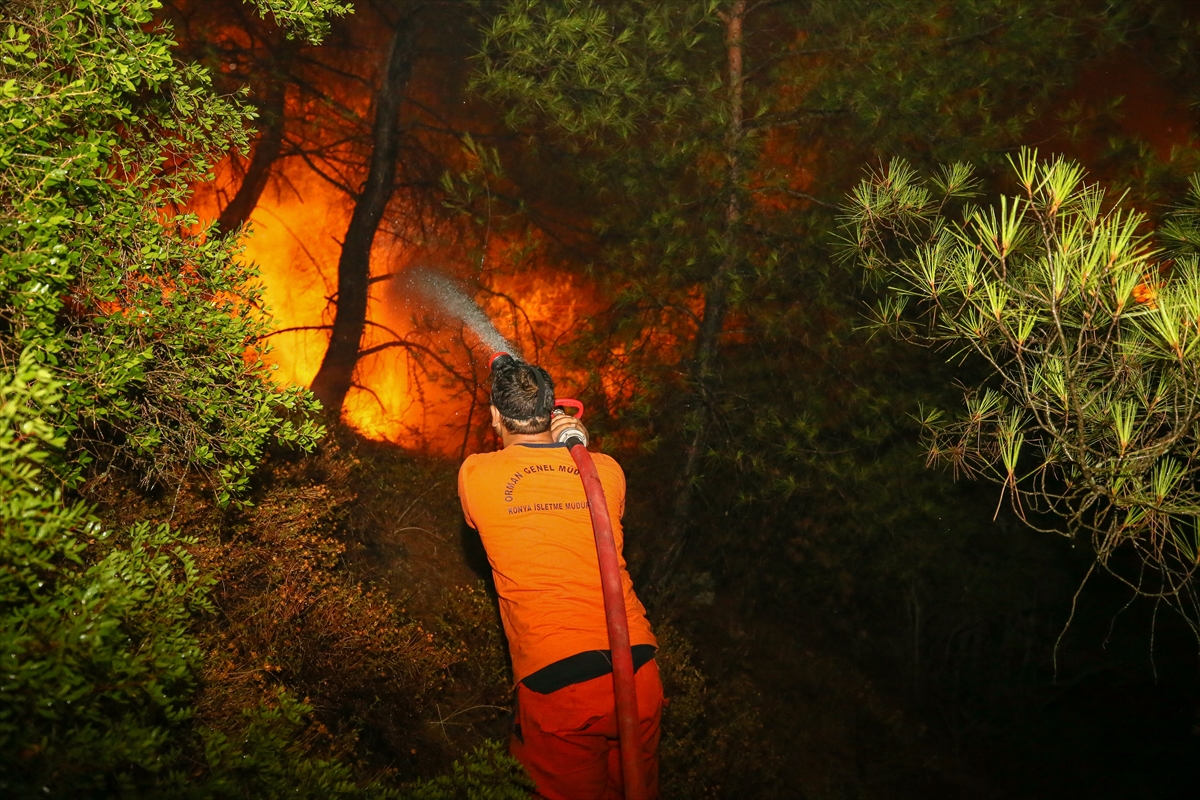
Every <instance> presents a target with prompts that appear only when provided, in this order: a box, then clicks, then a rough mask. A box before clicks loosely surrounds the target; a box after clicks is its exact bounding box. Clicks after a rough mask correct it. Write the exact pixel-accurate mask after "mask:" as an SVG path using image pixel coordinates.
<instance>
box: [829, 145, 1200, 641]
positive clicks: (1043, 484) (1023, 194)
mask: <svg viewBox="0 0 1200 800" xmlns="http://www.w3.org/2000/svg"><path fill="white" fill-rule="evenodd" d="M1013 169H1014V172H1015V177H1016V182H1017V185H1018V186H1019V187H1020V192H1019V193H1018V194H1016V195H1012V196H1003V195H1002V196H1001V197H1000V200H999V203H998V205H992V206H991V207H980V206H977V205H975V204H974V201H975V198H976V197H978V192H977V189H978V182H977V181H976V180H975V179H974V178H973V176H972V172H971V170H970V169H969V168H968V167H967V166H965V165H963V164H956V165H954V166H953V167H949V168H946V169H944V170H942V171H941V172H939V173H938V174H937V175H936V176H935V177H933V178H930V179H923V178H921V177H919V176H918V175H917V173H916V172H915V171H914V170H913V169H912V168H911V167H909V166H908V165H907V164H906V163H904V162H903V161H893V162H892V163H891V164H890V165H888V167H887V168H885V169H882V170H880V171H878V172H876V173H874V174H873V175H872V176H871V177H870V178H868V179H867V180H864V181H863V182H862V183H861V184H859V186H858V188H857V189H856V190H855V192H854V194H853V198H852V201H851V203H850V205H849V206H848V208H847V211H848V220H847V226H846V232H847V233H846V240H847V245H848V254H849V256H850V257H852V258H854V259H855V261H856V262H857V263H859V264H860V265H861V266H862V267H863V268H864V269H866V270H867V272H868V274H869V275H870V277H871V280H873V281H876V282H878V283H880V284H883V285H886V286H887V289H888V291H887V293H886V296H885V299H884V300H883V301H882V302H881V303H880V304H879V305H878V306H877V308H876V310H875V314H874V323H875V325H876V326H877V327H878V328H881V329H886V330H889V331H891V332H893V333H894V334H896V335H897V336H899V337H901V338H903V339H905V340H907V341H911V342H916V343H919V344H924V345H927V346H936V347H940V348H950V349H952V350H953V351H954V352H955V358H956V359H958V358H966V357H967V355H968V354H970V355H973V356H974V357H975V358H977V359H980V360H981V361H982V363H983V364H984V365H985V368H986V370H987V371H988V372H989V373H990V375H991V378H990V379H989V380H988V381H986V382H985V383H984V384H982V385H980V386H978V387H974V388H971V389H970V390H969V391H968V392H967V394H966V397H965V413H962V414H960V415H958V416H957V417H955V418H947V417H946V416H945V415H944V414H943V412H941V411H938V410H930V411H926V412H925V414H924V419H923V421H922V424H923V427H924V429H925V432H926V436H927V440H928V447H929V461H930V463H939V464H946V465H949V466H951V467H952V468H953V469H954V471H955V474H962V475H965V476H967V477H982V478H986V479H989V480H992V481H994V482H996V483H999V484H1000V486H1001V495H1002V498H1003V496H1004V495H1007V496H1008V498H1009V500H1010V502H1011V504H1012V506H1013V508H1014V509H1015V510H1016V512H1017V514H1019V515H1020V517H1021V519H1023V520H1024V521H1025V522H1026V523H1028V524H1029V525H1032V526H1034V527H1036V528H1039V529H1048V530H1058V531H1059V532H1061V533H1063V534H1065V535H1066V536H1069V537H1071V538H1074V537H1077V536H1080V537H1086V538H1088V539H1089V540H1090V542H1091V545H1092V547H1093V549H1094V550H1095V553H1096V564H1097V565H1099V566H1101V567H1103V568H1105V569H1107V570H1108V571H1110V572H1111V573H1113V574H1114V575H1116V576H1117V577H1118V578H1120V579H1121V580H1122V581H1124V582H1125V583H1126V584H1127V585H1128V586H1129V587H1130V588H1131V589H1133V590H1134V591H1135V592H1136V593H1138V594H1140V595H1145V596H1147V597H1150V598H1153V599H1155V600H1161V601H1164V602H1167V603H1169V604H1170V605H1172V606H1174V607H1175V608H1177V609H1178V610H1179V611H1181V612H1182V613H1183V614H1184V616H1185V617H1186V618H1187V619H1188V620H1189V622H1190V623H1191V624H1192V626H1193V629H1194V630H1196V632H1197V634H1198V635H1200V594H1198V593H1197V590H1196V582H1195V575H1196V572H1197V569H1200V394H1198V393H1197V388H1198V387H1200V226H1198V225H1197V220H1200V177H1194V178H1193V179H1192V192H1191V194H1190V196H1189V197H1188V203H1189V204H1188V206H1187V207H1186V208H1185V209H1183V210H1181V211H1179V212H1178V213H1177V214H1176V215H1175V217H1174V219H1173V221H1171V222H1170V223H1169V224H1168V225H1166V226H1165V227H1163V228H1162V229H1161V230H1160V231H1159V238H1160V239H1161V240H1162V241H1163V242H1164V244H1166V245H1167V247H1168V249H1167V250H1162V249H1158V248H1156V247H1155V246H1154V240H1153V238H1152V234H1151V232H1150V230H1148V225H1147V219H1146V216H1145V215H1144V214H1141V213H1138V212H1136V211H1133V210H1127V209H1123V208H1122V207H1121V205H1120V203H1119V202H1117V203H1114V202H1113V201H1111V200H1109V199H1107V198H1106V197H1105V193H1104V190H1103V189H1101V188H1100V187H1099V186H1097V185H1096V184H1088V183H1086V181H1085V175H1084V171H1083V169H1082V168H1081V167H1079V166H1078V165H1077V164H1074V163H1071V162H1069V161H1067V160H1065V159H1062V158H1057V159H1054V160H1050V161H1039V160H1038V158H1037V154H1036V152H1032V151H1022V153H1021V154H1020V156H1019V157H1018V158H1016V159H1015V160H1014V161H1013ZM1047 519H1049V520H1051V521H1054V522H1057V523H1060V524H1061V526H1062V527H1061V528H1058V527H1051V528H1046V527H1045V526H1046V525H1047V523H1046V522H1045V520H1047ZM1126 553H1129V554H1131V555H1133V556H1134V557H1133V558H1131V559H1130V558H1125V557H1123V556H1124V554H1126ZM1089 574H1090V573H1089Z"/></svg>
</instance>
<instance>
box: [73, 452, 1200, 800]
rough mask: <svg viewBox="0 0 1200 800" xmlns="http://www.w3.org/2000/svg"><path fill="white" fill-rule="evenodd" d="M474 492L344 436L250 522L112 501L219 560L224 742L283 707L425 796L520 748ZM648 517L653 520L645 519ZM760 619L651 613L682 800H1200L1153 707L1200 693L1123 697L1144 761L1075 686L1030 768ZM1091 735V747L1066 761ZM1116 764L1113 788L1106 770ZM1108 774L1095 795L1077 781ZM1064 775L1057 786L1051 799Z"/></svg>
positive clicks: (233, 515)
mask: <svg viewBox="0 0 1200 800" xmlns="http://www.w3.org/2000/svg"><path fill="white" fill-rule="evenodd" d="M456 472H457V463H456V462H452V461H449V460H438V459H422V458H417V457H414V456H413V455H412V454H410V453H407V452H406V451H404V450H402V449H400V448H398V447H395V446H392V445H388V444H386V443H378V442H371V441H367V440H364V439H361V438H359V437H357V436H354V435H352V434H349V433H348V432H346V431H344V430H343V431H334V432H333V433H331V435H330V436H329V437H327V439H326V440H325V442H324V443H323V445H322V452H321V453H319V454H317V455H314V456H309V457H305V458H300V459H295V458H291V457H287V456H282V455H281V456H276V457H274V459H273V463H272V464H270V465H268V467H267V468H265V469H264V471H263V474H262V477H261V479H260V485H259V486H258V488H257V489H256V491H255V494H254V496H253V498H252V499H253V503H254V505H252V506H250V507H247V508H244V509H240V510H239V509H225V510H221V509H217V508H215V507H214V506H213V504H212V502H211V495H209V496H208V497H207V499H206V496H205V493H204V490H203V487H191V488H188V487H184V489H183V490H181V491H179V492H176V493H175V494H173V495H172V494H169V493H162V494H160V495H157V496H154V495H153V493H151V494H150V495H146V494H143V495H141V496H140V497H141V499H140V500H137V501H136V502H135V501H133V500H132V499H131V498H132V497H134V496H135V493H133V492H131V490H130V487H128V486H123V485H121V484H120V483H119V482H114V483H113V484H112V486H110V487H108V488H107V489H105V488H104V487H103V486H100V487H98V488H96V489H95V501H96V502H97V503H98V504H99V505H100V506H101V507H102V508H107V509H108V511H107V512H106V514H105V516H106V517H107V521H108V522H109V524H111V525H114V526H117V525H121V524H126V523H127V522H128V521H129V520H136V519H146V520H151V521H161V522H167V521H170V522H171V524H172V525H173V526H176V527H182V529H183V530H185V531H188V532H190V533H191V534H193V535H196V536H197V538H198V540H199V543H198V545H197V547H196V550H197V556H198V559H199V560H200V561H201V562H204V561H205V560H206V559H207V563H210V564H213V565H216V569H217V571H218V572H219V574H220V581H219V584H218V586H217V587H216V589H215V592H214V597H215V600H216V604H217V608H218V614H217V615H215V616H214V617H211V618H209V619H208V620H207V621H206V622H205V623H204V625H203V632H202V640H203V644H204V647H205V648H206V650H207V652H208V653H209V656H208V657H207V659H206V674H205V675H204V676H203V685H204V689H203V691H202V698H201V700H200V702H199V709H200V715H201V716H202V717H205V718H206V722H208V723H210V724H215V725H218V726H222V725H224V726H236V724H237V721H236V720H235V719H232V718H230V717H229V715H228V712H227V711H226V709H228V708H240V707H245V706H246V705H248V704H252V703H253V702H257V700H258V699H262V698H266V699H267V700H268V701H269V699H270V698H271V696H272V693H273V692H274V691H275V690H277V689H279V688H284V689H287V690H288V691H291V692H292V693H293V694H294V695H295V696H297V697H302V698H305V699H306V700H307V701H309V702H310V703H311V705H312V706H313V707H314V709H315V710H314V718H315V720H316V721H317V723H318V724H317V725H316V727H315V728H314V731H316V733H314V737H315V738H314V741H316V742H317V745H319V746H321V747H324V748H326V749H327V750H328V751H329V752H331V753H334V754H339V753H340V754H343V755H344V756H347V757H352V758H353V759H355V760H356V761H357V763H359V764H360V765H363V769H365V770H366V773H364V774H367V775H370V774H375V773H379V772H384V771H391V772H392V773H394V774H396V775H398V776H401V778H402V779H404V780H411V779H412V778H413V777H422V776H430V775H435V774H440V773H441V772H444V770H445V769H447V768H448V765H449V760H450V759H452V758H456V757H458V755H459V754H462V753H464V752H467V751H468V750H470V749H471V748H473V747H475V746H477V745H479V744H481V743H482V742H483V741H484V740H487V739H491V740H504V739H505V738H506V737H507V732H508V706H509V698H510V685H509V684H510V680H511V678H510V672H509V666H508V663H507V656H506V652H505V650H506V648H505V647H504V639H503V634H502V631H501V628H500V622H499V617H498V613H497V611H496V606H495V599H494V596H493V595H492V594H491V593H490V591H489V589H488V579H489V577H490V575H489V570H488V566H487V561H486V556H485V554H484V552H483V549H482V546H481V544H480V542H479V538H478V536H477V535H476V534H475V533H474V531H472V530H471V529H470V528H468V527H467V526H466V525H465V523H464V521H463V518H462V512H461V509H460V507H459V504H458V498H457V483H456ZM106 492H107V496H106ZM106 497H107V499H106ZM629 508H630V511H629V512H627V513H632V514H637V513H639V512H638V504H636V503H631V504H630V506H629ZM631 522H632V523H634V524H631V525H630V526H629V527H630V529H631V530H637V529H638V527H639V526H638V525H637V524H636V523H637V522H638V521H636V520H631ZM744 608H745V605H744V604H743V603H742V602H741V601H740V599H739V598H735V597H732V596H728V597H727V596H724V595H722V593H721V591H720V590H718V589H714V588H713V587H711V586H707V587H701V588H700V589H698V590H697V591H696V592H694V593H693V594H692V595H691V596H690V597H688V596H685V597H683V598H682V601H676V602H674V603H673V604H672V606H671V610H670V612H669V613H666V612H659V613H657V614H656V613H655V612H653V611H652V613H651V618H652V619H651V621H652V623H653V624H654V625H655V629H656V633H657V634H658V636H659V642H660V651H659V658H658V660H659V663H660V668H661V669H662V671H663V677H664V684H665V686H666V688H667V691H668V695H669V696H670V697H671V700H672V702H671V705H670V707H669V708H668V711H667V713H666V715H665V717H664V739H663V745H662V751H661V752H662V761H663V764H662V769H663V791H664V796H665V797H668V798H673V800H688V799H689V798H697V800H699V799H700V798H741V797H755V798H787V799H788V800H791V799H793V798H795V799H796V800H907V798H926V799H928V800H942V799H944V800H957V798H972V799H974V798H980V799H981V800H990V799H991V798H996V800H999V798H1007V797H1022V798H1032V797H1056V798H1063V797H1121V798H1124V797H1129V798H1143V797H1144V798H1155V800H1160V799H1161V798H1174V797H1175V796H1179V797H1185V796H1187V794H1186V793H1184V794H1178V795H1177V794H1176V793H1174V791H1175V790H1174V788H1172V787H1176V786H1186V785H1187V783H1186V780H1185V779H1180V780H1182V781H1183V782H1180V780H1177V778H1179V776H1185V775H1186V774H1187V773H1188V770H1187V769H1186V768H1185V767H1181V766H1180V764H1173V762H1176V761H1179V762H1181V763H1184V762H1186V761H1187V753H1189V752H1191V751H1192V750H1197V751H1200V748H1197V747H1195V745H1196V744H1200V736H1197V737H1195V738H1191V737H1190V734H1188V733H1187V731H1184V732H1183V733H1182V734H1179V733H1178V732H1176V733H1173V734H1171V735H1172V736H1173V737H1174V738H1173V739H1169V738H1167V739H1155V738H1154V736H1155V734H1156V732H1158V731H1161V730H1166V728H1165V727H1163V726H1162V725H1161V724H1160V723H1159V721H1158V718H1157V717H1154V718H1153V719H1152V718H1151V717H1153V714H1154V713H1158V712H1154V711H1153V709H1150V710H1149V711H1147V710H1146V709H1147V708H1149V706H1148V705H1147V703H1143V702H1142V701H1141V700H1139V699H1137V698H1142V697H1143V696H1145V697H1149V696H1150V695H1149V694H1147V692H1149V693H1151V694H1152V693H1154V692H1158V695H1160V699H1159V700H1155V701H1154V702H1157V703H1159V705H1160V706H1161V707H1162V708H1167V709H1171V713H1175V712H1174V708H1175V707H1174V706H1172V705H1171V703H1173V702H1174V703H1175V705H1178V702H1177V700H1178V696H1182V695H1180V693H1179V692H1178V691H1177V690H1176V689H1174V688H1171V687H1164V688H1162V689H1161V690H1160V689H1155V688H1154V687H1149V688H1147V687H1146V686H1145V685H1144V682H1142V683H1136V682H1135V683H1129V682H1126V683H1125V684H1122V685H1121V686H1115V687H1109V689H1111V690H1112V692H1122V691H1123V692H1125V694H1126V695H1128V696H1129V698H1131V699H1130V703H1131V711H1130V715H1127V716H1126V718H1127V719H1133V718H1134V716H1136V714H1141V716H1138V717H1136V718H1137V719H1139V720H1142V724H1141V727H1138V728H1137V729H1136V731H1135V732H1136V736H1137V738H1138V739H1139V742H1138V743H1132V739H1131V740H1130V742H1131V743H1132V746H1135V747H1136V748H1138V749H1135V750H1130V749H1129V748H1128V747H1125V749H1122V747H1123V745H1121V744H1120V740H1118V739H1113V737H1114V736H1118V737H1119V736H1120V731H1118V730H1117V728H1116V727H1114V723H1113V722H1112V720H1111V719H1109V718H1107V717H1102V716H1094V717H1088V716H1087V714H1085V713H1082V712H1079V711H1078V710H1077V709H1071V708H1069V705H1070V704H1071V703H1072V702H1076V703H1077V702H1081V701H1080V700H1078V698H1079V697H1081V696H1082V697H1083V700H1082V702H1084V704H1085V705H1086V706H1087V709H1085V710H1088V711H1089V713H1094V714H1098V713H1100V711H1102V710H1103V709H1102V708H1100V707H1099V706H1097V705H1095V703H1094V701H1093V700H1092V699H1091V698H1090V697H1088V696H1086V695H1080V693H1079V692H1078V691H1075V692H1074V693H1072V690H1070V688H1069V687H1068V688H1067V689H1065V690H1064V691H1063V692H1061V695H1062V697H1064V698H1065V699H1064V701H1063V702H1062V703H1060V704H1059V705H1060V710H1059V711H1058V712H1056V713H1057V717H1056V718H1055V719H1054V720H1053V725H1054V727H1053V730H1051V729H1049V728H1047V730H1046V731H1045V732H1043V733H1041V734H1038V737H1039V738H1037V739H1036V741H1037V742H1038V743H1037V744H1034V745H1032V746H1031V747H1030V748H1029V749H1031V750H1034V751H1036V752H1037V753H1038V754H1039V756H1040V757H1041V758H1042V761H1041V762H1040V763H1037V762H1035V761H1031V760H1030V759H1029V758H1028V757H1027V756H1022V757H1021V760H1020V761H1018V762H1011V761H1010V760H1009V755H1010V751H1004V750H997V751H994V752H992V751H989V750H988V749H987V747H986V746H983V747H981V746H979V745H978V744H968V745H967V746H964V745H963V742H953V741H951V740H950V738H949V737H948V736H947V735H946V734H945V733H944V732H943V731H941V730H939V728H938V725H937V722H936V720H934V719H932V718H928V717H922V714H921V712H922V709H917V708H914V707H913V706H912V699H911V698H910V697H907V696H906V695H905V693H904V691H903V687H902V686H900V685H899V684H898V682H897V681H894V680H890V679H889V676H888V675H887V674H886V673H881V671H880V669H878V668H877V667H876V668H872V667H871V665H869V664H868V663H867V662H865V661H864V660H863V658H862V657H861V653H856V644H858V643H855V642H847V640H846V637H847V634H846V632H845V631H843V630H839V629H835V628H834V627H832V626H830V625H829V624H827V621H824V620H822V619H821V618H820V616H819V615H818V614H817V613H815V612H806V610H805V609H802V608H801V609H797V608H794V607H787V608H771V607H770V606H764V605H762V604H761V603H760V604H759V605H758V606H757V610H756V611H755V613H752V614H751V613H745V612H744V611H743V610H742V609H744ZM1102 677H1104V676H1102ZM1108 677H1111V675H1109V676H1108ZM1106 679H1107V678H1106ZM1181 680H1184V681H1186V680H1187V678H1186V676H1185V677H1183V678H1181ZM1102 688H1103V687H1102ZM1168 689H1169V691H1168ZM1106 691H1108V690H1106ZM1137 692H1141V694H1137ZM1171 692H1174V694H1171ZM1152 699H1153V698H1152ZM1101 701H1102V702H1103V698H1102V700H1101ZM1147 702H1149V701H1147ZM1132 706H1137V707H1138V709H1140V710H1133V709H1132ZM925 711H926V713H927V710H925ZM1148 714H1149V716H1147V715H1148ZM1048 719H1049V718H1048ZM1088 719H1091V720H1092V722H1091V723H1089V724H1091V725H1092V726H1093V727H1095V729H1096V731H1097V733H1098V734H1099V733H1102V734H1103V736H1105V737H1108V738H1109V739H1112V741H1110V742H1109V743H1108V745H1106V746H1105V747H1106V748H1107V749H1105V747H1100V745H1101V744H1103V743H1102V742H1098V741H1093V740H1094V739H1096V738H1097V737H1092V739H1088V738H1087V737H1088V736H1089V734H1090V731H1086V730H1085V731H1080V730H1079V727H1080V726H1079V725H1076V724H1075V723H1074V721H1075V720H1088ZM1185 723H1187V720H1184V721H1183V722H1181V723H1180V725H1183V726H1184V727H1187V725H1186V724H1185ZM1171 724H1174V723H1173V722H1172V723H1171ZM1188 724H1190V723H1188ZM1104 726H1107V727H1104ZM1176 727H1179V725H1176ZM1131 730H1133V729H1131ZM1180 730H1183V728H1180ZM1189 730H1190V728H1189ZM1034 733H1035V734H1036V731H1034ZM318 734H319V735H318ZM1176 734H1178V735H1176ZM1131 735H1132V734H1131ZM1072 736H1073V737H1075V739H1077V740H1079V741H1080V742H1082V746H1075V744H1074V743H1073V742H1074V740H1071V741H1069V742H1068V744H1069V747H1068V748H1066V749H1064V747H1063V746H1061V745H1058V744H1056V742H1055V741H1054V740H1055V739H1056V738H1058V739H1063V740H1064V741H1067V740H1068V739H1069V737H1072ZM1142 740H1144V741H1142ZM1159 741H1167V742H1168V744H1169V747H1168V748H1166V749H1164V748H1162V747H1158V746H1157V744H1156V743H1157V742H1159ZM1043 745H1044V746H1043ZM1093 745H1094V746H1093ZM1071 747H1073V748H1074V750H1071V749H1070V748H1071ZM1085 747H1090V748H1091V750H1085ZM1098 747H1099V748H1100V749H1097V748H1098ZM1011 752H1017V751H1016V750H1011ZM1106 754H1107V755H1106ZM1138 754H1140V755H1138ZM1135 755H1136V756H1137V759H1136V760H1137V761H1138V762H1144V763H1145V764H1146V765H1147V766H1146V768H1144V769H1142V768H1138V767H1137V765H1136V764H1135V765H1133V768H1134V771H1133V772H1131V773H1130V774H1129V776H1128V777H1127V779H1126V780H1125V781H1124V782H1123V783H1121V784H1120V788H1119V790H1117V791H1113V792H1111V793H1107V794H1106V793H1105V791H1106V787H1107V786H1108V785H1112V786H1113V787H1114V788H1116V787H1117V785H1118V784H1117V783H1114V782H1112V781H1110V780H1109V778H1108V777H1107V776H1108V775H1110V774H1112V775H1116V774H1118V771H1119V769H1120V764H1121V762H1122V759H1123V758H1124V760H1125V761H1126V762H1128V761H1129V758H1127V757H1128V756H1135ZM1060 756H1065V758H1060ZM1025 761H1028V762H1029V763H1024V762H1025ZM1105 763H1108V764H1110V765H1111V768H1112V769H1113V772H1112V773H1102V771H1101V770H1099V769H1098V767H1097V765H1101V766H1103V764H1105ZM1193 763H1194V761H1193ZM1172 768H1174V772H1171V775H1170V776H1167V775H1166V773H1167V772H1170V771H1171V770H1172ZM1089 770H1090V771H1091V772H1092V773H1094V779H1092V780H1088V781H1083V780H1077V779H1076V777H1075V776H1074V773H1081V774H1088V771H1089ZM1050 773H1053V774H1054V780H1044V779H1043V775H1045V774H1050ZM1168 777H1169V778H1170V780H1167V779H1166V778H1168ZM1160 778H1161V780H1160ZM1106 782H1107V783H1106ZM1155 782H1158V783H1160V784H1162V787H1163V788H1162V789H1161V790H1160V789H1157V788H1154V787H1153V784H1154V783H1155ZM1075 788H1078V789H1080V792H1079V793H1075V792H1074V791H1073V790H1074V789H1075Z"/></svg>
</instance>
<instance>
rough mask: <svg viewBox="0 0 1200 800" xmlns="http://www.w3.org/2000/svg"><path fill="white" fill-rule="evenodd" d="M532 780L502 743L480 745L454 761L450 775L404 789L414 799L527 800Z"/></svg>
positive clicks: (406, 795)
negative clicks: (464, 756) (459, 759)
mask: <svg viewBox="0 0 1200 800" xmlns="http://www.w3.org/2000/svg"><path fill="white" fill-rule="evenodd" d="M532 791H533V781H531V780H530V779H529V776H528V775H527V774H526V773H525V770H524V768H523V767H521V765H520V764H518V763H517V762H516V760H515V759H513V757H512V756H510V755H509V754H508V752H507V749H506V748H505V747H504V746H503V745H502V744H501V743H499V742H487V743H486V744H484V745H481V746H480V747H477V748H476V749H475V750H474V751H473V752H472V753H471V755H470V756H469V757H468V758H465V759H462V760H461V761H455V762H454V766H453V767H452V769H451V772H450V774H449V775H441V776H439V777H437V778H434V779H432V780H429V781H422V782H421V783H418V784H415V785H414V786H412V787H410V788H409V789H408V790H407V791H405V792H404V794H403V796H404V797H405V798H411V800H525V798H527V797H529V795H530V792H532Z"/></svg>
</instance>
